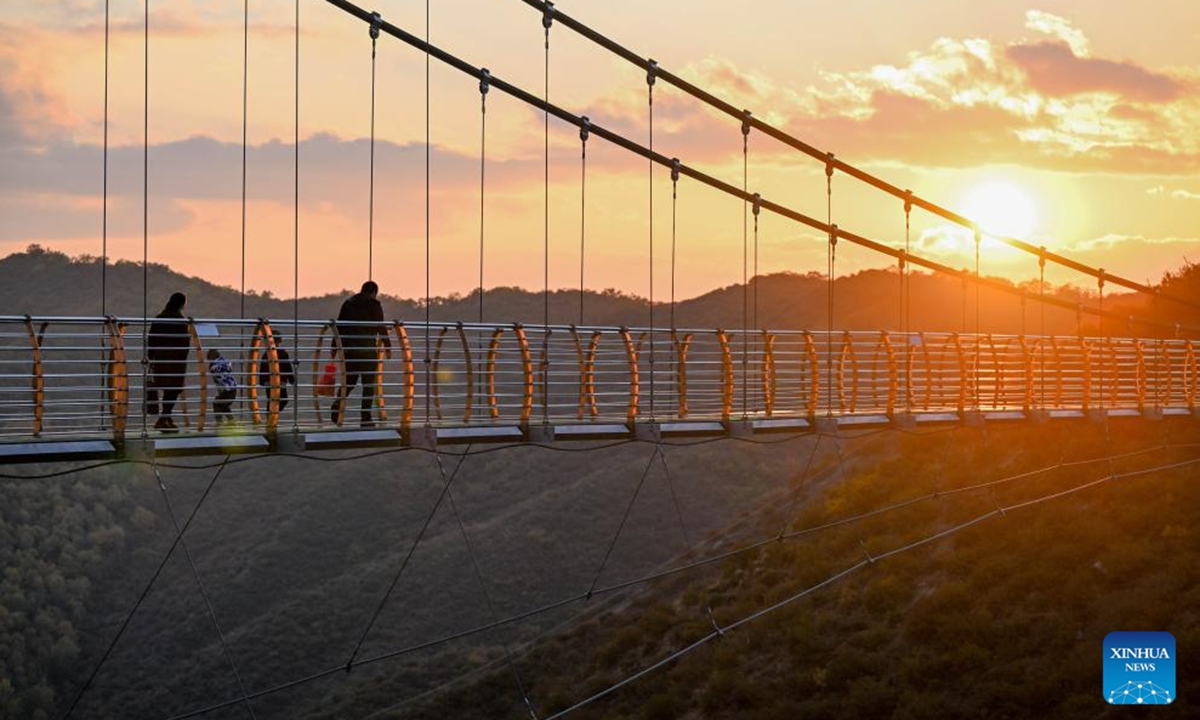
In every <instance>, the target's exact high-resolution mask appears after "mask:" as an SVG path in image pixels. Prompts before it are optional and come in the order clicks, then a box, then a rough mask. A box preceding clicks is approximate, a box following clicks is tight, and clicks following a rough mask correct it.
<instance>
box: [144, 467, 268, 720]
mask: <svg viewBox="0 0 1200 720" xmlns="http://www.w3.org/2000/svg"><path fill="white" fill-rule="evenodd" d="M226 457H228V456H226ZM153 471H154V481H155V482H156V483H157V484H158V489H159V492H160V493H161V494H162V499H163V505H165V506H166V508H167V515H168V517H170V518H171V526H172V527H173V528H175V532H176V534H178V535H179V536H180V540H179V547H180V548H181V549H182V550H183V557H184V559H186V560H187V564H188V567H189V568H190V569H191V571H192V578H193V579H195V581H196V589H197V590H198V591H199V592H200V599H201V600H203V601H204V608H205V610H207V611H208V619H209V620H211V621H212V625H213V630H215V631H216V633H217V640H218V641H219V642H220V644H221V654H222V655H223V656H224V657H225V663H226V664H227V665H229V669H230V671H231V672H232V673H233V679H234V681H235V682H236V683H237V687H238V692H240V693H241V694H242V699H243V700H244V701H245V703H246V710H247V711H249V713H250V717H251V718H252V720H258V715H257V713H255V712H254V705H253V704H252V703H251V702H250V699H249V698H247V697H246V684H245V683H244V682H242V674H241V672H239V671H238V666H237V663H236V662H235V661H234V659H233V651H232V650H231V649H230V647H229V643H228V641H226V639H225V633H224V632H223V631H222V630H221V624H220V623H219V622H217V611H216V610H215V609H213V605H212V601H211V600H210V599H209V597H208V591H207V590H205V589H204V582H203V581H202V580H201V579H200V570H199V569H198V568H197V567H196V563H195V561H194V560H193V559H192V551H191V550H189V549H188V546H187V542H186V541H185V540H183V538H182V535H183V532H182V530H181V529H180V527H179V519H178V518H177V517H176V516H175V507H174V506H173V505H172V504H171V498H170V496H169V495H167V484H166V483H165V482H164V481H163V478H162V475H160V474H159V472H158V467H157V466H153Z"/></svg>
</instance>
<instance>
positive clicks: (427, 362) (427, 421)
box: [424, 0, 432, 425]
mask: <svg viewBox="0 0 1200 720" xmlns="http://www.w3.org/2000/svg"><path fill="white" fill-rule="evenodd" d="M429 202H430V201H429V0H425V363H424V364H425V424H426V425H429V424H430V414H429V410H430V406H429V405H430V400H431V399H432V398H431V396H430V380H431V377H430V371H431V370H432V367H431V366H430V363H431V361H432V359H431V358H430V356H429V342H430V341H429Z"/></svg>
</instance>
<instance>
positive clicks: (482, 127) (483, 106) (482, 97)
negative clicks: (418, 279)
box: [479, 68, 492, 325]
mask: <svg viewBox="0 0 1200 720" xmlns="http://www.w3.org/2000/svg"><path fill="white" fill-rule="evenodd" d="M480 74H481V75H482V76H483V77H481V78H480V79H479V324H480V325H482V324H483V190H484V167H485V165H486V162H487V94H488V87H489V86H490V83H491V77H492V76H491V73H489V72H488V70H487V68H483V69H482V70H480Z"/></svg>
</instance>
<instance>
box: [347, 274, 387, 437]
mask: <svg viewBox="0 0 1200 720" xmlns="http://www.w3.org/2000/svg"><path fill="white" fill-rule="evenodd" d="M378 295H379V286H378V285H376V284H375V283H374V281H371V280H368V281H366V282H365V283H363V285H362V291H361V292H359V293H358V294H356V295H353V296H351V297H350V299H348V300H346V301H345V302H344V303H342V309H341V312H339V313H338V318H337V319H338V326H337V330H338V336H339V337H340V338H341V341H342V350H343V352H345V357H346V384H345V386H343V387H342V388H341V391H340V392H339V393H338V399H337V400H335V401H334V403H333V422H334V424H335V425H336V424H337V421H338V419H339V418H340V417H341V414H342V412H343V410H344V406H345V402H346V397H347V396H348V395H349V394H350V391H351V390H353V389H354V386H355V384H356V383H358V380H359V377H360V376H361V378H362V414H361V424H362V427H373V426H374V425H375V421H374V417H373V415H372V406H373V405H374V402H375V370H376V363H378V362H379V350H378V343H379V341H382V342H383V347H384V348H385V349H386V351H387V354H388V355H389V356H390V355H391V352H392V345H391V342H389V341H388V336H387V326H386V325H385V324H384V319H383V305H381V304H380V303H379V300H378Z"/></svg>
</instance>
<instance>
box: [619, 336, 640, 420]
mask: <svg viewBox="0 0 1200 720" xmlns="http://www.w3.org/2000/svg"><path fill="white" fill-rule="evenodd" d="M621 340H623V341H624V342H625V359H626V361H627V362H628V363H629V406H628V408H627V409H626V412H625V421H626V422H627V423H629V424H630V425H631V426H632V425H633V423H634V422H635V421H636V420H637V415H638V403H639V400H640V398H639V393H640V384H639V383H640V379H639V375H638V351H637V348H636V347H634V345H633V338H632V337H631V336H630V334H629V328H626V327H622V328H621Z"/></svg>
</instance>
